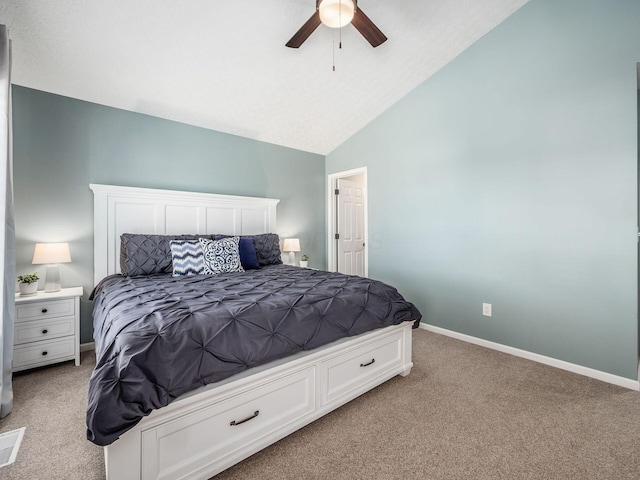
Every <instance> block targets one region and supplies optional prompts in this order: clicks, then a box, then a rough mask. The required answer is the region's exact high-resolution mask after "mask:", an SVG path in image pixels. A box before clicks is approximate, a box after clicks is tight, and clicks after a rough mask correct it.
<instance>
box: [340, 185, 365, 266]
mask: <svg viewBox="0 0 640 480" xmlns="http://www.w3.org/2000/svg"><path fill="white" fill-rule="evenodd" d="M337 187H338V188H337V206H338V222H337V223H338V229H337V234H338V235H337V237H338V238H337V251H338V266H337V267H338V268H337V270H338V272H340V273H345V274H347V275H359V276H361V277H363V276H364V248H365V244H364V188H363V186H362V184H360V183H358V182H354V181H352V180H347V179H344V178H339V179H338V182H337Z"/></svg>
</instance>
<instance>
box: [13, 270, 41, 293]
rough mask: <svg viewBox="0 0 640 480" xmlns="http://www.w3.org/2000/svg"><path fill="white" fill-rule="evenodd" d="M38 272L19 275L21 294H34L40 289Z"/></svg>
mask: <svg viewBox="0 0 640 480" xmlns="http://www.w3.org/2000/svg"><path fill="white" fill-rule="evenodd" d="M39 279H40V277H39V276H38V272H33V273H27V274H26V275H18V287H19V288H20V295H33V294H34V293H36V292H37V291H38V280H39Z"/></svg>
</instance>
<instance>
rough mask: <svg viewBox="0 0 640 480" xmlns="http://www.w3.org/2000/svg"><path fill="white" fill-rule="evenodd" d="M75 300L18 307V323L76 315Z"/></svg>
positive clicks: (42, 302)
mask: <svg viewBox="0 0 640 480" xmlns="http://www.w3.org/2000/svg"><path fill="white" fill-rule="evenodd" d="M74 313H75V312H74V301H73V298H67V299H63V300H44V301H41V302H33V303H23V304H18V305H16V322H23V321H26V320H34V319H40V318H42V319H46V318H55V317H65V316H69V315H71V316H73V315H74Z"/></svg>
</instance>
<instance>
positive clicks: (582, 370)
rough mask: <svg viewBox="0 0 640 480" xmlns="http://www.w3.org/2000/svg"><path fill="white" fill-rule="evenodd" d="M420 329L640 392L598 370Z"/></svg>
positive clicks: (637, 384)
mask: <svg viewBox="0 0 640 480" xmlns="http://www.w3.org/2000/svg"><path fill="white" fill-rule="evenodd" d="M420 328H422V329H424V330H429V331H430V332H434V333H439V334H440V335H446V336H447V337H451V338H455V339H457V340H462V341H463V342H468V343H473V344H475V345H480V346H481V347H486V348H490V349H492V350H497V351H499V352H503V353H508V354H510V355H514V356H516V357H522V358H526V359H527V360H532V361H534V362H538V363H543V364H545V365H550V366H552V367H556V368H560V369H562V370H567V371H569V372H573V373H577V374H579V375H584V376H585V377H591V378H595V379H596V380H601V381H603V382H607V383H612V384H613V385H618V386H619V387H624V388H628V389H630V390H636V391H640V382H638V381H637V380H632V379H630V378H625V377H620V376H618V375H613V374H611V373H607V372H602V371H600V370H594V369H593V368H588V367H583V366H581V365H576V364H575V363H569V362H565V361H564V360H558V359H556V358H551V357H546V356H544V355H540V354H537V353H533V352H528V351H527V350H520V349H519V348H514V347H509V346H507V345H502V344H501V343H495V342H490V341H489V340H483V339H482V338H477V337H472V336H471V335H466V334H464V333H458V332H454V331H453V330H447V329H446V328H441V327H436V326H435V325H429V324H426V323H421V324H420Z"/></svg>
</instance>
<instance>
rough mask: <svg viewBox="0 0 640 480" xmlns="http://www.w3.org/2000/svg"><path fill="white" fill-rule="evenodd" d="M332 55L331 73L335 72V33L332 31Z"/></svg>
mask: <svg viewBox="0 0 640 480" xmlns="http://www.w3.org/2000/svg"><path fill="white" fill-rule="evenodd" d="M331 44H332V53H333V71H334V72H335V71H336V31H335V30H334V31H333V41H332V42H331Z"/></svg>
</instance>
